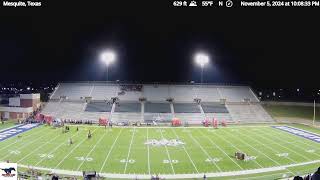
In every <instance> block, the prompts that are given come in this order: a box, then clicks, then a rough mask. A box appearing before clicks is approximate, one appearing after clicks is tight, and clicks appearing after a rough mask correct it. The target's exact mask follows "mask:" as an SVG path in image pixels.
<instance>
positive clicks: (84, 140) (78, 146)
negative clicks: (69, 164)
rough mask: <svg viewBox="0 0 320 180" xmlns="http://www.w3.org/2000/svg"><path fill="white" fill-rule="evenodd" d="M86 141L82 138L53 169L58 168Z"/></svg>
mask: <svg viewBox="0 0 320 180" xmlns="http://www.w3.org/2000/svg"><path fill="white" fill-rule="evenodd" d="M96 130H97V129H94V130H93V131H92V133H94V132H95V131H96ZM87 140H88V139H87V138H84V139H83V140H82V141H81V142H80V143H79V144H77V145H76V146H75V147H74V148H72V149H71V151H70V152H69V153H68V154H67V155H66V156H65V157H64V158H63V159H62V160H61V161H60V162H59V163H58V164H57V165H56V166H55V167H54V168H58V167H59V166H60V164H61V163H62V162H63V161H64V160H65V159H67V158H68V157H69V156H70V154H72V153H73V151H74V150H76V149H77V148H78V147H79V146H80V145H81V144H82V143H83V142H85V141H87Z"/></svg>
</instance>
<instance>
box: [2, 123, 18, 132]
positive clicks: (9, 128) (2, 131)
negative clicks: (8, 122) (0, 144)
mask: <svg viewBox="0 0 320 180" xmlns="http://www.w3.org/2000/svg"><path fill="white" fill-rule="evenodd" d="M18 126H23V124H18V125H15V126H9V127H7V128H4V129H0V132H3V131H6V130H8V129H11V128H16V127H18Z"/></svg>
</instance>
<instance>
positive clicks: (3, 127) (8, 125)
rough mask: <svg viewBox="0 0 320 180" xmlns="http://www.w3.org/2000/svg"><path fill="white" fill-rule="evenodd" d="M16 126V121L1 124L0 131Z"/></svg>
mask: <svg viewBox="0 0 320 180" xmlns="http://www.w3.org/2000/svg"><path fill="white" fill-rule="evenodd" d="M14 125H15V121H13V120H7V121H4V124H2V123H0V130H2V129H6V128H10V127H12V126H14Z"/></svg>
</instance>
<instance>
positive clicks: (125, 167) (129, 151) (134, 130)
mask: <svg viewBox="0 0 320 180" xmlns="http://www.w3.org/2000/svg"><path fill="white" fill-rule="evenodd" d="M135 133H136V128H133V133H132V137H131V141H130V145H129V150H128V155H127V161H126V165H125V166H124V171H123V173H126V171H127V166H128V161H129V157H130V153H131V147H132V142H133V138H134V135H135Z"/></svg>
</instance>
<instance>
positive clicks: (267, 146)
mask: <svg viewBox="0 0 320 180" xmlns="http://www.w3.org/2000/svg"><path fill="white" fill-rule="evenodd" d="M247 132H248V133H250V132H249V131H247ZM251 134H252V133H251ZM243 135H245V134H243ZM254 135H255V136H260V137H261V138H264V139H266V140H268V141H270V139H268V138H266V137H265V136H261V135H260V134H259V133H257V134H254ZM245 136H246V137H248V138H250V139H253V140H254V141H256V142H258V143H259V144H262V145H263V146H264V147H266V148H268V149H270V150H271V151H273V152H275V153H280V152H279V151H277V150H275V149H273V148H271V147H270V146H269V145H266V144H264V143H263V142H261V141H259V140H256V139H254V138H251V136H247V135H245ZM275 144H276V145H278V146H279V144H278V143H275ZM281 147H282V146H281ZM285 158H287V159H289V160H290V161H292V162H294V163H298V162H297V161H295V160H293V159H291V158H290V157H289V156H287V157H285Z"/></svg>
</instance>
